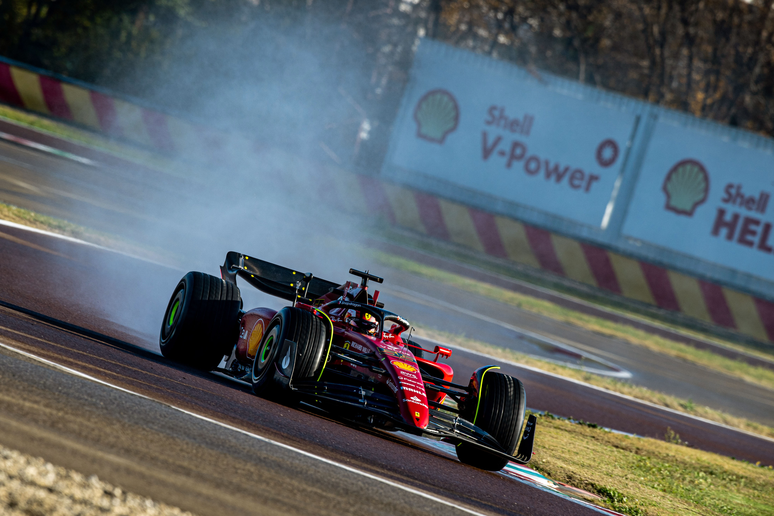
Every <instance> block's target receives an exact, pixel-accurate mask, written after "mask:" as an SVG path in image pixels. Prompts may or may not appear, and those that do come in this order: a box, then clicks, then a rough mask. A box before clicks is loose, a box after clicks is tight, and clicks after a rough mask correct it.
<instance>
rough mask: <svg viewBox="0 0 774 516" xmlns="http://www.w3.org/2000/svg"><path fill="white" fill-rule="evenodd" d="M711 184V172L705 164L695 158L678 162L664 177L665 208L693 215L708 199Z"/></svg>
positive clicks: (680, 213)
mask: <svg viewBox="0 0 774 516" xmlns="http://www.w3.org/2000/svg"><path fill="white" fill-rule="evenodd" d="M709 184H710V181H709V174H707V169H705V168H704V165H702V164H701V163H699V162H698V161H696V160H693V159H684V160H682V161H680V162H678V163H677V164H676V165H675V166H673V167H672V169H671V170H670V171H669V173H668V174H667V176H666V178H664V185H663V186H662V190H664V193H665V194H666V197H667V200H666V206H665V208H666V209H667V210H669V211H672V212H674V213H677V214H678V215H686V216H688V217H692V216H693V213H694V211H696V208H697V207H698V206H699V205H700V204H702V203H703V202H704V201H706V200H707V196H708V195H709Z"/></svg>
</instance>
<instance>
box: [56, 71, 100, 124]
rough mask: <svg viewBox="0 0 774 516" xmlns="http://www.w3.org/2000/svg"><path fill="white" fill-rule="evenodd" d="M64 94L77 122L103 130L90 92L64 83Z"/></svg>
mask: <svg viewBox="0 0 774 516" xmlns="http://www.w3.org/2000/svg"><path fill="white" fill-rule="evenodd" d="M62 92H63V93H64V97H65V100H66V101H67V105H68V106H69V107H70V112H71V113H72V114H73V119H74V120H75V121H76V122H78V123H81V124H83V125H86V126H89V127H91V128H93V129H97V130H98V131H101V130H102V127H100V125H99V118H97V111H96V110H95V109H94V104H92V103H91V96H90V95H89V90H85V89H83V88H80V87H78V86H73V85H72V84H67V83H65V82H63V83H62Z"/></svg>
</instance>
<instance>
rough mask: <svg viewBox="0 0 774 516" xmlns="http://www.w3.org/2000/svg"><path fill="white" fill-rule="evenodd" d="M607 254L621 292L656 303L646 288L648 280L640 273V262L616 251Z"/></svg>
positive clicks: (646, 301)
mask: <svg viewBox="0 0 774 516" xmlns="http://www.w3.org/2000/svg"><path fill="white" fill-rule="evenodd" d="M608 255H609V256H610V263H611V264H612V265H613V270H614V271H615V275H616V277H617V278H618V284H619V285H620V287H621V293H622V294H623V295H624V296H626V297H628V298H631V299H636V300H638V301H642V302H643V303H648V304H651V305H653V304H656V303H655V301H654V300H653V296H652V295H651V293H650V288H648V282H647V281H645V276H644V275H643V274H642V269H641V268H640V262H638V261H637V260H632V259H631V258H627V257H626V256H621V255H620V254H616V253H608Z"/></svg>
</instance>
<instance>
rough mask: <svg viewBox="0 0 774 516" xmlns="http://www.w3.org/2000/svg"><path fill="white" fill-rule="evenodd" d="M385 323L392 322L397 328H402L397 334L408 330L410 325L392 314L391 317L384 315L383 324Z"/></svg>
mask: <svg viewBox="0 0 774 516" xmlns="http://www.w3.org/2000/svg"><path fill="white" fill-rule="evenodd" d="M387 321H390V322H394V323H395V324H397V325H398V326H400V327H401V328H402V329H401V330H400V332H398V333H403V332H404V331H408V330H409V328H411V323H410V322H408V321H407V320H406V319H404V318H403V317H401V316H400V315H394V314H392V315H385V316H384V322H387Z"/></svg>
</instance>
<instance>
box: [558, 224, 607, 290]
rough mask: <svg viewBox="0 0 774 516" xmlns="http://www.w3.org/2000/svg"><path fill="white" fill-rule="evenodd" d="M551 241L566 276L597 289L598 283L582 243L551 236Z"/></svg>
mask: <svg viewBox="0 0 774 516" xmlns="http://www.w3.org/2000/svg"><path fill="white" fill-rule="evenodd" d="M551 240H552V241H553V244H554V249H555V250H556V256H557V258H558V259H559V262H560V263H561V264H562V269H564V273H565V275H566V276H567V277H568V278H570V279H573V280H575V281H580V282H581V283H585V284H587V285H592V286H594V287H596V286H597V281H596V279H595V278H594V274H593V273H592V272H591V267H589V263H588V262H587V261H586V255H585V254H584V252H583V248H581V245H580V243H579V242H578V241H577V240H572V239H570V238H565V237H563V236H559V235H551Z"/></svg>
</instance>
